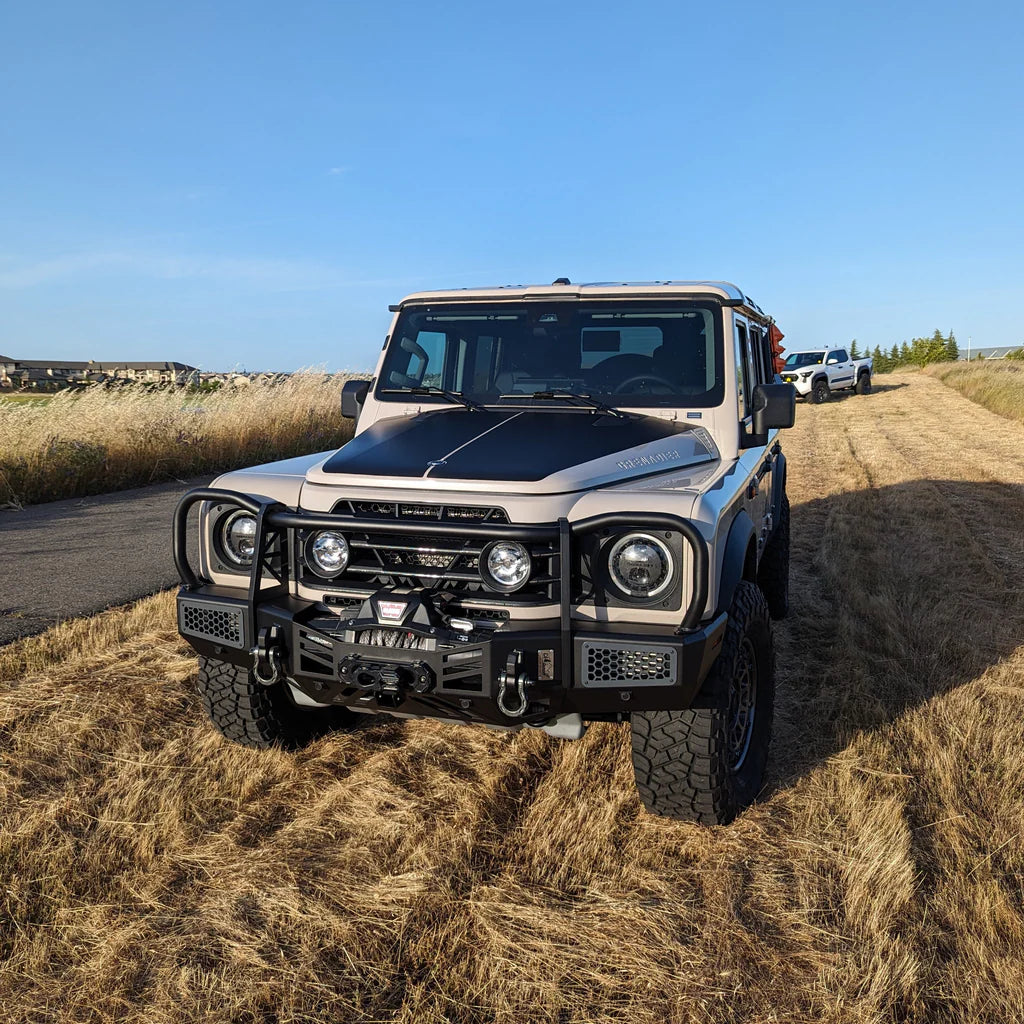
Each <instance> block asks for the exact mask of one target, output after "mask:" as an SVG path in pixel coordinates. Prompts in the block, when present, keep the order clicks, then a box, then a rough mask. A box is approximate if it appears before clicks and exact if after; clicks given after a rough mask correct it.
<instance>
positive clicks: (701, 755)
mask: <svg viewBox="0 0 1024 1024" xmlns="http://www.w3.org/2000/svg"><path fill="white" fill-rule="evenodd" d="M751 656H752V658H753V661H754V663H755V664H756V669H757V677H756V688H755V691H754V692H755V701H754V716H753V723H752V726H751V730H750V736H749V743H748V745H747V747H746V753H745V757H744V758H743V759H742V761H741V762H740V763H739V765H738V767H732V766H731V765H730V742H729V727H730V704H729V698H730V694H731V692H732V690H733V687H734V685H735V684H736V680H737V677H738V673H739V672H740V669H741V667H742V662H743V661H744V660H745V659H746V658H748V657H751ZM774 699H775V649H774V647H773V645H772V633H771V623H770V622H769V618H768V605H767V603H766V602H765V599H764V595H763V594H762V593H761V590H760V588H759V587H758V586H757V585H756V584H754V583H750V582H749V581H747V580H743V581H741V582H740V583H739V585H738V586H737V587H736V594H735V596H734V598H733V601H732V605H731V606H730V608H729V623H728V625H727V626H726V630H725V638H724V640H723V642H722V650H721V652H720V653H719V655H718V658H717V659H716V661H715V663H714V665H713V666H712V669H711V672H710V674H709V675H708V677H707V679H706V680H705V681H704V685H703V686H702V687H701V690H700V693H699V694H698V696H697V698H696V700H695V701H694V706H693V707H691V708H689V709H688V710H686V711H641V712H634V713H633V715H632V716H631V718H632V731H633V774H634V776H635V778H636V785H637V789H638V791H639V793H640V799H641V800H642V801H643V804H644V807H646V808H647V810H649V811H651V812H653V813H654V814H659V815H662V816H663V817H667V818H675V819H677V820H680V821H695V822H698V823H700V824H702V825H727V824H728V823H729V822H730V821H732V820H733V818H735V817H736V815H737V814H738V813H739V812H740V811H741V810H743V808H744V807H747V806H748V805H749V804H751V803H752V802H753V801H754V799H755V798H756V797H757V795H758V793H759V792H760V791H761V784H762V780H763V778H764V768H765V763H766V761H767V759H768V744H769V741H770V739H771V723H772V708H773V704H774Z"/></svg>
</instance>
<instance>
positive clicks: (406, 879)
mask: <svg viewBox="0 0 1024 1024" xmlns="http://www.w3.org/2000/svg"><path fill="white" fill-rule="evenodd" d="M887 381H888V382H887V383H886V384H885V385H881V386H880V387H879V389H878V390H877V391H876V393H874V394H872V395H868V396H863V397H859V396H858V397H856V398H851V399H850V400H848V401H843V402H835V403H830V404H828V405H824V406H809V407H802V408H801V410H800V413H799V422H798V424H797V427H796V428H795V429H794V430H793V431H792V432H791V433H790V435H789V436H788V439H787V444H786V447H787V452H788V454H789V458H790V473H791V477H790V493H791V497H792V500H793V530H794V550H793V558H794V563H793V612H792V616H791V618H790V619H789V620H787V621H786V622H785V623H782V624H780V626H779V628H778V630H777V640H778V648H779V659H778V660H779V691H778V703H777V719H776V729H775V741H774V746H773V755H772V763H771V766H770V785H769V787H768V789H767V790H766V792H765V793H764V795H763V799H762V800H761V802H760V803H758V804H757V805H755V806H754V807H753V808H751V809H750V810H749V811H747V812H746V813H745V814H743V815H742V816H741V817H740V818H739V819H738V820H737V821H736V822H735V823H734V824H733V825H731V826H730V827H728V828H717V829H702V828H699V827H696V826H691V825H686V824H679V823H674V822H670V821H664V820H660V819H657V818H653V817H651V816H649V815H647V814H645V813H643V812H642V810H641V808H640V805H639V801H638V800H637V798H636V795H635V792H634V787H633V780H632V777H631V771H630V768H629V749H628V746H629V744H628V731H627V729H626V728H625V727H618V726H612V725H601V726H597V727H594V728H592V729H591V730H590V731H589V732H588V733H587V735H586V736H585V737H584V739H583V740H581V741H579V742H577V743H559V742H557V741H552V740H549V739H547V738H546V737H544V736H542V735H539V734H537V733H529V732H527V733H520V734H517V735H514V736H507V735H495V734H493V733H489V732H487V731H485V730H481V729H469V728H458V727H454V726H447V725H441V724H437V723H432V722H415V723H409V724H407V725H405V726H403V725H401V724H399V723H397V722H394V721H391V720H387V719H382V720H377V721H373V722H371V723H370V724H369V725H368V726H367V727H365V728H364V729H362V730H360V731H357V732H354V733H350V734H339V735H335V736H330V737H326V738H324V739H322V740H320V741H318V742H317V743H316V744H314V745H313V746H311V747H310V748H308V749H306V750H304V751H300V752H298V753H295V754H289V753H284V752H275V751H271V752H256V751H250V750H245V749H242V748H239V747H235V746H231V745H229V744H227V743H225V742H223V741H222V740H221V739H220V738H219V737H218V736H217V734H216V733H215V732H214V731H213V730H212V728H211V727H210V726H209V725H207V724H206V722H205V721H204V719H203V713H202V710H201V707H200V705H199V702H198V700H197V698H196V697H195V694H194V692H193V686H194V677H195V660H194V658H193V656H192V654H191V652H190V651H189V650H188V648H186V647H185V646H184V645H183V644H182V643H181V641H180V640H179V639H178V637H177V636H176V633H175V627H174V610H173V599H172V598H171V596H170V595H158V596H157V597H155V598H151V599H148V600H147V601H144V602H142V603H141V604H140V605H138V606H136V607H134V608H131V609H127V610H122V611H113V612H109V613H106V615H105V616H104V617H102V618H99V619H96V620H92V621H91V622H89V623H69V624H66V625H65V626H62V627H60V629H58V630H56V631H54V632H52V633H51V634H48V635H46V636H43V637H37V638H33V639H31V640H25V641H21V642H19V643H18V644H16V645H13V646H12V647H10V648H7V649H4V650H3V651H0V680H6V681H7V683H6V686H5V687H3V688H0V1019H2V1020H4V1021H5V1022H10V1024H28V1022H32V1024H42V1022H49V1021H61V1022H85V1021H89V1022H92V1021H97V1022H98V1021H108V1020H117V1021H131V1022H146V1024H171V1022H175V1024H177V1022H200V1021H202V1022H204V1024H205V1022H224V1024H227V1022H249V1021H261V1022H278V1024H284V1022H299V1021H303V1022H307V1021H346V1022H353V1024H369V1022H371V1021H373V1022H379V1021H394V1022H404V1024H431V1022H441V1021H455V1022H474V1024H475V1022H481V1024H482V1022H500V1024H522V1022H534V1021H542V1022H550V1024H576V1022H579V1024H583V1022H588V1024H591V1022H600V1024H611V1022H631V1024H633V1022H636V1024H666V1022H668V1024H684V1022H686V1024H689V1022H698V1021H699V1022H705V1021H706V1022H712V1021H713V1022H716V1024H718V1022H722V1024H739V1022H750V1024H768V1022H779V1021H785V1022H811V1021H814V1022H833V1024H839V1022H841V1024H883V1022H889V1021H893V1022H895V1021H899V1022H901V1024H925V1022H928V1024H931V1022H954V1021H955V1022H964V1024H967V1022H970V1024H986V1022H992V1024H997V1022H998V1024H1010V1022H1016V1021H1022V1020H1024V968H1022V964H1024V784H1022V779H1024V743H1022V729H1021V721H1022V712H1024V594H1022V592H1021V589H1020V587H1019V585H1018V579H1019V568H1020V564H1021V560H1022V558H1024V537H1022V535H1021V531H1020V523H1021V521H1022V517H1024V452H1022V448H1021V445H1020V431H1019V428H1018V427H1017V426H1016V424H1013V423H1010V422H1008V421H1007V420H1004V419H1001V418H1000V417H998V416H995V415H993V414H991V413H988V412H987V411H985V410H979V409H978V408H977V407H976V406H972V405H970V404H969V403H968V402H966V401H965V400H964V399H963V398H962V397H961V396H959V395H958V394H956V393H955V392H953V391H951V390H949V389H947V388H944V387H942V386H941V385H940V384H938V383H937V382H936V381H934V380H932V379H930V378H928V377H926V376H922V375H914V376H912V377H911V376H909V375H908V376H906V377H893V378H887ZM979 417H981V418H982V419H983V420H984V422H983V423H982V427H983V429H982V430H981V431H980V432H979V430H978V418H979Z"/></svg>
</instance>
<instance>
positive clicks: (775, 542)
mask: <svg viewBox="0 0 1024 1024" xmlns="http://www.w3.org/2000/svg"><path fill="white" fill-rule="evenodd" d="M757 582H758V584H759V585H760V587H761V592H762V593H763V594H764V599H765V601H767V602H768V612H769V614H770V615H771V617H772V618H773V619H776V620H778V619H784V618H785V617H786V616H787V615H788V614H789V498H788V497H787V496H786V495H785V494H783V495H782V509H781V511H780V512H779V521H778V523H776V524H775V530H774V531H773V532H772V535H771V536H770V537H769V538H768V543H767V544H766V545H765V548H764V551H763V552H762V554H761V565H760V566H759V567H758V570H757Z"/></svg>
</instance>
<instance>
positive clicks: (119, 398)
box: [0, 371, 352, 504]
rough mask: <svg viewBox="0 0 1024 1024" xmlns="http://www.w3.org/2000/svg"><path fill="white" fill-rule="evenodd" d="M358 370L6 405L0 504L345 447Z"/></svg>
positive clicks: (60, 395)
mask: <svg viewBox="0 0 1024 1024" xmlns="http://www.w3.org/2000/svg"><path fill="white" fill-rule="evenodd" d="M349 377H350V375H349V374H331V375H328V374H324V373H317V372H312V371H310V372H304V373H297V374H294V375H293V376H291V377H286V378H282V379H280V380H277V381H273V382H253V383H250V384H248V385H245V386H238V387H226V388H223V389H221V390H220V391H216V392H209V393H204V394H190V393H188V392H186V391H184V390H181V389H177V388H165V389H158V390H152V389H149V388H146V387H145V386H142V385H132V386H128V387H120V388H105V387H96V388H93V389H90V390H88V391H85V392H71V391H61V392H57V393H56V394H54V395H53V396H52V397H51V398H50V400H49V401H48V402H45V403H40V404H15V403H7V402H0V504H3V503H5V502H7V503H12V502H13V503H21V504H30V503H34V502H40V501H53V500H56V499H58V498H71V497H77V496H79V495H85V494H99V493H103V492H105V491H115V490H120V489H122V488H125V487H136V486H141V485H143V484H148V483H157V482H159V481H163V480H173V479H179V478H185V477H190V476H196V475H198V474H200V473H211V474H212V473H215V472H219V471H223V470H228V469H235V468H238V467H239V466H245V465H251V464H254V463H260V462H269V461H272V460H274V459H284V458H289V457H290V456H293V455H302V454H305V453H308V452H317V451H326V450H327V449H330V448H334V447H338V446H339V445H341V444H343V443H344V442H345V441H346V440H348V439H349V438H350V437H351V436H352V424H351V422H350V421H347V420H344V419H342V417H341V406H340V395H341V387H342V384H343V382H344V381H345V380H346V379H349Z"/></svg>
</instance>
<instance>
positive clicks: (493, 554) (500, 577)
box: [483, 540, 531, 590]
mask: <svg viewBox="0 0 1024 1024" xmlns="http://www.w3.org/2000/svg"><path fill="white" fill-rule="evenodd" d="M483 564H484V567H485V568H484V571H485V574H486V576H487V577H488V578H489V582H491V583H493V584H494V585H495V586H497V587H498V588H499V589H501V590H518V588H519V587H521V586H522V585H523V584H524V583H525V582H526V581H527V580H528V579H529V578H530V569H531V563H530V552H529V551H527V550H526V548H525V547H523V545H522V544H520V543H519V542H518V541H515V540H498V541H495V542H494V543H493V544H491V545H490V546H488V547H487V548H485V549H484V556H483Z"/></svg>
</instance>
